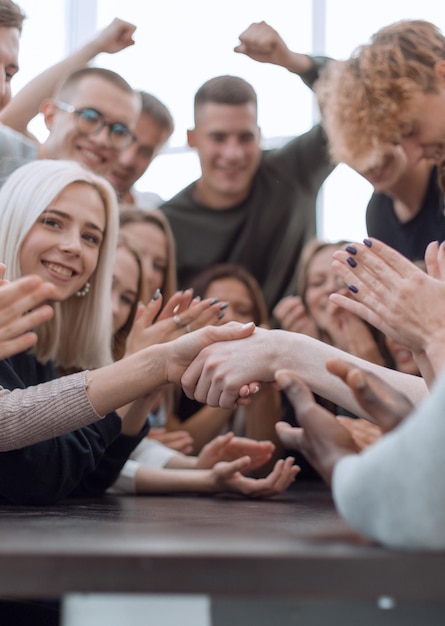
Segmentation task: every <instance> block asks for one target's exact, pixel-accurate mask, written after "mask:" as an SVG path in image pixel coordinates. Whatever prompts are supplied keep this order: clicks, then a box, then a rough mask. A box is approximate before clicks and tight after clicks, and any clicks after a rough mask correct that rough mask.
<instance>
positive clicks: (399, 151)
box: [358, 144, 412, 193]
mask: <svg viewBox="0 0 445 626" xmlns="http://www.w3.org/2000/svg"><path fill="white" fill-rule="evenodd" d="M411 169H412V168H409V165H408V157H407V155H406V153H405V151H404V149H403V148H402V147H401V146H400V145H390V144H388V145H386V146H385V147H384V148H382V150H381V154H380V158H379V161H378V164H377V165H375V166H374V167H372V168H370V169H367V170H358V172H359V174H361V175H362V176H363V177H364V178H366V180H368V181H369V182H370V183H371V185H373V187H374V190H375V191H376V192H378V193H385V192H386V191H390V190H391V189H392V187H393V186H394V185H396V184H397V183H398V182H399V181H400V180H401V178H402V177H403V176H405V175H406V174H407V172H408V171H411Z"/></svg>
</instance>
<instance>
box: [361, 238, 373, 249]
mask: <svg viewBox="0 0 445 626" xmlns="http://www.w3.org/2000/svg"><path fill="white" fill-rule="evenodd" d="M363 243H364V244H365V246H368V248H371V247H372V241H371V240H370V239H363Z"/></svg>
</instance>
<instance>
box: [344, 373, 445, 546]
mask: <svg viewBox="0 0 445 626" xmlns="http://www.w3.org/2000/svg"><path fill="white" fill-rule="evenodd" d="M444 449H445V373H444V374H442V375H441V376H440V378H439V379H438V380H437V381H436V384H435V385H434V387H433V389H432V391H431V395H430V396H429V397H427V398H426V399H425V400H424V401H423V402H422V403H421V404H420V405H419V407H418V408H417V409H416V410H415V411H413V413H412V414H411V415H410V416H409V417H408V418H407V419H406V420H405V421H404V422H402V424H401V425H400V426H398V427H397V428H396V429H395V430H393V431H391V432H390V433H388V434H387V435H385V436H384V437H382V438H381V439H380V440H379V441H378V442H376V443H375V444H374V445H373V446H371V447H369V448H367V449H366V450H364V451H363V452H362V453H361V454H358V455H352V456H347V457H345V458H343V459H342V460H341V461H340V462H339V463H337V465H336V467H335V469H334V474H333V480H332V492H333V497H334V500H335V504H336V506H337V509H338V511H339V513H340V514H341V515H342V516H343V517H344V518H345V519H346V521H347V522H348V523H349V524H350V525H351V526H352V527H353V528H355V529H356V530H357V531H359V532H360V533H362V534H364V535H366V536H368V537H370V538H373V539H375V540H377V541H379V542H381V543H383V544H385V545H388V546H391V547H396V548H427V549H445V480H444V478H443V477H444V475H445V451H444Z"/></svg>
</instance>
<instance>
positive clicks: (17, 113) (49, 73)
mask: <svg viewBox="0 0 445 626" xmlns="http://www.w3.org/2000/svg"><path fill="white" fill-rule="evenodd" d="M99 52H100V50H98V48H97V43H96V41H95V40H92V41H90V42H88V43H87V44H85V45H84V46H82V48H80V49H79V50H76V51H75V52H73V53H72V54H70V55H69V56H68V57H66V58H65V59H63V60H62V61H60V62H59V63H56V64H55V65H52V66H51V67H49V68H48V69H47V70H45V71H44V72H42V73H41V74H39V75H38V76H36V77H35V78H33V79H32V80H31V81H30V82H29V83H27V84H26V85H25V86H24V87H23V88H22V89H21V90H20V91H19V92H18V93H17V94H16V95H15V96H14V98H13V99H12V100H11V102H10V103H9V104H8V105H7V106H6V107H5V108H4V109H3V110H2V111H1V113H0V122H2V123H3V124H5V125H6V126H9V127H10V128H13V129H14V130H16V131H18V132H20V133H22V134H24V135H25V134H26V130H27V126H28V124H29V122H30V121H31V120H32V119H33V117H35V116H36V115H37V114H38V112H39V108H40V105H41V103H42V101H43V100H44V99H45V98H50V97H51V96H52V95H53V93H54V91H55V89H56V87H57V85H58V83H59V82H60V81H61V80H62V79H63V78H64V77H66V76H68V75H69V74H71V73H72V72H74V71H75V70H78V69H81V68H83V67H85V66H86V65H87V64H88V62H89V61H90V60H91V59H93V58H94V57H95V56H96V55H97V54H98V53H99Z"/></svg>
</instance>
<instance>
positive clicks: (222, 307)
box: [219, 302, 229, 311]
mask: <svg viewBox="0 0 445 626" xmlns="http://www.w3.org/2000/svg"><path fill="white" fill-rule="evenodd" d="M228 306H229V303H228V302H223V303H222V304H221V306H220V307H219V308H220V309H221V311H224V309H227V307H228Z"/></svg>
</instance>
